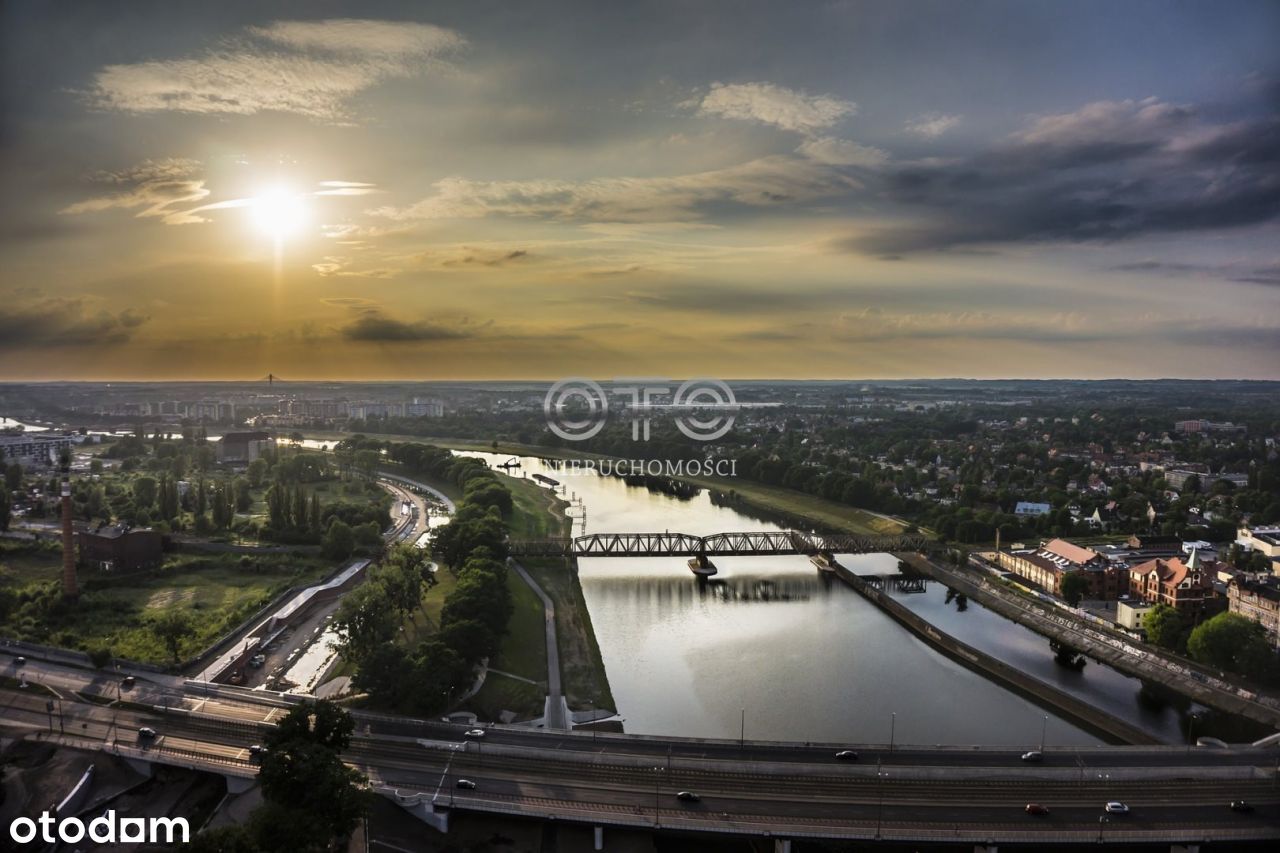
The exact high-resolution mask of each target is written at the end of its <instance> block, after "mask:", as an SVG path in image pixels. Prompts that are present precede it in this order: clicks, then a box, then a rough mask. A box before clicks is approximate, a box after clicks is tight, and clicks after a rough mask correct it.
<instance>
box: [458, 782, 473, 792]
mask: <svg viewBox="0 0 1280 853" xmlns="http://www.w3.org/2000/svg"><path fill="white" fill-rule="evenodd" d="M458 787H459V788H461V789H463V790H464V791H474V790H475V789H476V783H475V782H472V781H471V780H470V779H459V780H458Z"/></svg>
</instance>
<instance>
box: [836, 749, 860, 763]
mask: <svg viewBox="0 0 1280 853" xmlns="http://www.w3.org/2000/svg"><path fill="white" fill-rule="evenodd" d="M836 758H839V759H840V760H841V761H857V760H858V753H856V752H854V751H853V750H852V749H842V750H840V751H839V752H837V753H836Z"/></svg>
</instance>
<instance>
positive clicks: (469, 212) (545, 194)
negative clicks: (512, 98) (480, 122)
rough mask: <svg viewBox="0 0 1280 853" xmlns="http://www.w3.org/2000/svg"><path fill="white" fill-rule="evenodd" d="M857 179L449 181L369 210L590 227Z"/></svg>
mask: <svg viewBox="0 0 1280 853" xmlns="http://www.w3.org/2000/svg"><path fill="white" fill-rule="evenodd" d="M857 186H858V183H857V181H855V180H854V179H853V178H851V177H849V176H847V175H845V174H843V173H841V172H840V171H838V170H837V169H834V168H832V167H830V166H827V165H825V164H822V163H816V162H813V161H810V160H805V159H801V158H797V157H787V156H775V157H765V158H761V159H758V160H752V161H749V162H747V163H742V164H740V165H736V166H730V167H727V168H724V169H715V170H711V171H706V172H696V173H692V174H687V175H674V176H670V177H648V178H597V179H593V180H586V181H568V180H556V179H545V180H520V181H473V180H469V179H467V178H457V177H454V178H445V179H444V180H441V181H437V182H436V183H435V184H434V185H433V188H434V190H435V192H434V194H433V195H431V196H428V197H427V198H425V199H423V200H422V201H419V202H417V203H416V204H413V205H410V206H409V207H405V208H392V207H383V208H377V209H375V210H372V211H370V213H372V214H374V215H377V216H384V217H387V218H390V219H396V220H412V219H468V218H477V217H483V216H526V217H541V218H549V219H560V220H572V221H586V222H675V221H679V220H683V219H698V218H701V217H702V216H703V215H705V214H706V212H707V210H708V209H709V208H710V207H711V206H713V205H735V206H741V207H746V208H761V207H777V206H781V205H786V204H793V203H799V202H807V201H812V200H815V199H820V198H827V197H831V196H833V195H838V194H840V193H843V192H848V191H849V190H851V189H854V188H856V187H857Z"/></svg>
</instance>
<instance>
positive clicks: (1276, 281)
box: [1111, 258, 1280, 285]
mask: <svg viewBox="0 0 1280 853" xmlns="http://www.w3.org/2000/svg"><path fill="white" fill-rule="evenodd" d="M1111 269H1113V270H1119V271H1120V272H1137V273H1151V274H1154V275H1161V276H1170V277H1185V276H1207V277H1213V278H1219V279H1226V280H1228V281H1237V282H1241V283H1245V284H1266V285H1280V264H1270V265H1268V266H1261V267H1259V266H1250V265H1242V264H1191V263H1184V262H1180V261H1160V260H1156V259H1155V258H1147V259H1146V260H1141V261H1133V262H1131V263H1125V264H1116V265H1115V266H1113V267H1111Z"/></svg>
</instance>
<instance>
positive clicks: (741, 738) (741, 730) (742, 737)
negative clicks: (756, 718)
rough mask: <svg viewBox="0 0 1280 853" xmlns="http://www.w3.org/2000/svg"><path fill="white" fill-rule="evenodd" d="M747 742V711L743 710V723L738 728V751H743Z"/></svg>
mask: <svg viewBox="0 0 1280 853" xmlns="http://www.w3.org/2000/svg"><path fill="white" fill-rule="evenodd" d="M746 740H747V709H746V708H743V709H742V723H741V725H740V726H739V727H738V749H742V745H743V744H744V743H746Z"/></svg>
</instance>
